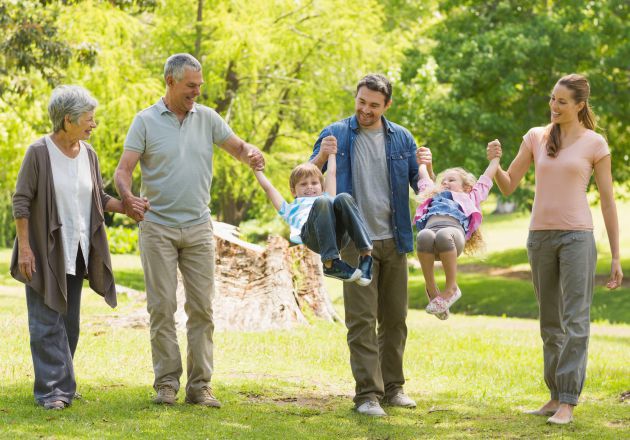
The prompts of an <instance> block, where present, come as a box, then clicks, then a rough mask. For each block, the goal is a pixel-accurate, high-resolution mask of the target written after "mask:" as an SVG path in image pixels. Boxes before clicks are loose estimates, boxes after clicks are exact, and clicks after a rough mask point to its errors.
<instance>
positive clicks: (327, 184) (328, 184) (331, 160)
mask: <svg viewBox="0 0 630 440" xmlns="http://www.w3.org/2000/svg"><path fill="white" fill-rule="evenodd" d="M326 168H327V171H326V177H325V178H324V191H326V192H327V193H328V195H329V196H331V197H334V196H336V195H337V155H336V154H329V155H328V165H327V167H326Z"/></svg>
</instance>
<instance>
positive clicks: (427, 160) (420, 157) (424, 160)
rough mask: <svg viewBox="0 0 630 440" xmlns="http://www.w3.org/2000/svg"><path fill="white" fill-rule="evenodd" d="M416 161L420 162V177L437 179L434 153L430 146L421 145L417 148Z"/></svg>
mask: <svg viewBox="0 0 630 440" xmlns="http://www.w3.org/2000/svg"><path fill="white" fill-rule="evenodd" d="M416 162H417V163H418V166H419V169H418V176H419V177H420V179H430V180H434V179H435V173H434V172H433V155H432V153H431V149H429V148H428V147H424V146H422V147H419V148H418V149H417V150H416Z"/></svg>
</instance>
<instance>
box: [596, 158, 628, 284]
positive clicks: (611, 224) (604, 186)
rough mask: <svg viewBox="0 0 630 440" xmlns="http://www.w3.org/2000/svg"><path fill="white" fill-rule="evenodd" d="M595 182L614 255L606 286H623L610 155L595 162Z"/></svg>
mask: <svg viewBox="0 0 630 440" xmlns="http://www.w3.org/2000/svg"><path fill="white" fill-rule="evenodd" d="M595 183H596V184H597V189H598V190H599V196H600V200H601V208H602V216H603V217H604V224H605V225H606V233H607V234H608V243H609V244H610V254H611V256H612V261H611V267H610V279H609V280H608V282H607V283H606V287H608V288H609V289H616V288H617V287H619V286H621V281H622V280H623V272H622V270H621V256H620V255H619V220H618V217H617V206H616V204H615V196H614V192H613V183H612V172H611V165H610V155H608V156H605V157H603V158H602V159H600V160H599V161H598V162H597V163H596V164H595Z"/></svg>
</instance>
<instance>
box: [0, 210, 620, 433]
mask: <svg viewBox="0 0 630 440" xmlns="http://www.w3.org/2000/svg"><path fill="white" fill-rule="evenodd" d="M598 215H599V214H598V213H596V215H594V218H595V222H596V230H595V234H596V237H597V240H598V248H599V250H600V253H601V255H600V260H599V261H598V266H597V272H598V274H600V275H605V274H606V273H607V271H608V270H609V265H610V256H609V254H608V251H607V242H606V239H605V235H602V234H603V233H602V230H601V222H600V223H599V226H598V220H597V219H598ZM620 218H621V219H623V218H630V204H625V205H622V206H621V207H620ZM527 222H528V218H527V216H524V215H522V214H514V215H511V216H501V217H494V216H488V217H486V221H485V223H484V227H485V229H484V230H485V233H486V242H487V244H488V252H487V254H485V255H483V256H482V257H474V258H463V259H461V260H460V264H461V267H462V269H463V270H462V272H461V273H460V276H459V283H460V285H461V287H462V290H463V291H464V296H463V297H462V299H461V300H460V301H459V302H458V303H456V304H455V306H454V307H453V312H454V314H453V316H452V318H451V319H449V320H448V321H446V322H440V321H438V320H437V319H435V318H434V317H432V316H429V315H427V314H426V313H424V312H423V311H422V310H418V309H421V308H422V307H424V306H425V305H426V299H425V298H424V297H423V295H424V294H423V293H422V292H423V291H424V287H423V286H424V281H423V280H422V276H421V274H420V271H419V270H417V269H412V270H411V271H410V285H409V292H410V307H411V309H410V311H409V317H408V321H407V322H408V328H409V338H408V342H407V349H406V351H405V373H406V376H407V383H406V385H405V390H406V391H407V392H408V393H409V394H410V395H411V396H412V397H413V398H415V399H416V401H417V402H418V408H417V409H415V410H404V409H388V413H389V414H390V416H389V417H387V418H384V419H369V418H365V417H360V416H358V415H357V414H355V413H354V412H353V411H352V410H351V408H352V402H351V396H352V394H353V391H354V390H353V387H354V383H353V379H352V376H351V373H350V368H349V362H348V358H349V354H348V349H347V345H346V331H345V328H344V326H343V325H341V324H330V323H325V322H320V321H314V322H313V324H312V325H311V326H308V327H301V328H297V329H295V330H294V331H274V332H263V333H237V332H218V333H217V334H216V335H215V373H214V378H213V387H214V389H215V394H216V395H217V396H218V397H219V399H220V400H221V401H222V402H223V404H224V407H223V408H222V409H220V410H209V409H203V408H198V407H194V406H191V405H185V404H183V403H180V404H178V405H176V406H174V407H160V406H156V405H153V404H151V402H150V399H151V397H152V395H153V390H152V388H151V384H152V380H153V374H152V368H151V354H150V345H149V332H148V330H147V329H137V328H118V327H113V326H112V325H111V324H110V322H109V321H110V319H111V318H112V316H115V315H125V314H128V313H130V312H131V311H133V310H134V309H135V308H137V307H144V306H142V305H141V304H137V303H135V302H133V301H127V300H126V299H125V297H124V296H122V297H121V298H120V301H119V306H118V308H117V309H116V310H115V311H112V310H111V309H109V308H108V307H107V306H106V305H105V303H104V302H103V301H102V299H101V298H100V297H99V296H98V295H96V294H94V293H93V292H91V291H90V289H89V288H87V287H86V290H85V294H84V300H83V304H82V335H81V340H80V343H79V349H78V352H77V356H76V360H75V369H76V372H77V378H78V383H79V392H80V393H82V395H83V397H84V398H83V400H80V401H75V403H74V404H73V406H72V407H71V408H69V409H67V410H65V411H62V412H54V413H52V412H45V411H44V410H42V409H41V408H39V407H37V406H36V405H35V404H34V403H33V398H32V375H33V373H32V363H31V357H30V352H29V343H28V324H27V320H26V310H25V301H24V294H23V287H22V285H21V284H20V283H18V282H16V281H14V280H13V279H12V278H11V277H10V275H9V274H8V265H9V260H10V255H11V253H10V250H8V249H5V250H0V332H1V333H2V342H3V343H2V344H0V395H2V399H1V400H0V426H1V427H2V429H0V438H11V439H13V438H33V437H38V438H55V439H66V438H158V439H159V438H191V439H192V438H194V439H197V438H230V439H231V438H254V439H267V438H268V439H277V438H286V439H293V438H330V439H338V438H350V439H364V438H365V439H416V438H453V439H460V438H484V439H485V438H514V439H515V438H527V439H529V438H558V439H559V438H567V439H620V438H630V411H629V406H628V403H622V402H621V401H620V399H619V395H620V394H621V393H622V392H624V391H628V390H629V389H630V382H628V377H630V364H628V362H627V353H628V352H629V350H630V326H629V325H628V323H630V317H629V313H630V307H629V306H628V305H627V303H626V301H625V300H624V298H627V297H628V290H629V289H628V288H626V287H624V288H622V289H619V290H617V291H615V292H609V291H607V290H606V289H603V288H601V287H598V288H597V289H596V293H595V300H594V303H593V308H592V316H593V319H594V320H595V321H597V322H598V323H597V324H595V325H594V326H593V331H592V338H591V343H590V346H589V364H588V371H587V382H586V386H585V390H584V392H583V394H582V398H581V405H580V406H579V407H578V408H577V410H576V421H575V423H574V424H572V425H570V426H568V427H556V426H547V425H546V424H545V423H544V418H536V417H531V416H525V415H523V414H521V411H522V410H524V409H530V408H535V407H537V406H538V405H539V404H540V403H542V402H544V401H545V400H546V399H547V391H546V388H545V385H544V383H543V380H542V353H541V351H542V350H541V342H540V338H539V331H538V323H537V321H536V320H535V319H520V318H509V317H504V316H516V317H519V316H520V317H535V316H536V315H537V310H536V302H535V299H534V295H533V291H532V287H531V283H530V281H529V280H528V279H527V274H528V272H527V271H528V270H529V267H528V264H527V254H526V252H525V250H524V243H525V237H526V236H527ZM621 244H622V245H621V248H622V257H625V258H624V260H623V267H624V271H625V273H626V275H628V274H630V260H629V259H628V257H630V252H628V251H629V250H630V231H629V230H624V229H623V228H622V231H621ZM113 266H114V269H115V275H116V279H117V282H118V283H119V284H123V285H128V286H130V287H133V288H135V289H138V290H143V288H144V281H143V276H142V270H141V268H140V265H139V257H137V256H125V255H114V256H113ZM497 271H499V273H501V272H500V271H504V273H503V275H497V274H496V273H495V272H497ZM506 271H507V272H508V273H507V274H506V273H505V272H506ZM490 272H492V274H490ZM515 272H516V273H517V274H516V275H518V276H515ZM508 275H509V276H508ZM440 276H442V275H441V271H438V280H439V282H440V283H443V278H440ZM626 285H627V282H626ZM326 286H327V287H328V288H329V291H330V292H331V296H332V298H333V301H334V304H335V305H336V307H337V309H338V311H339V313H340V315H341V316H343V308H342V307H343V306H342V298H341V296H340V283H338V282H336V281H333V280H329V279H326ZM472 315H495V317H492V316H472ZM610 323H618V324H614V325H611V324H610ZM180 342H181V346H182V352H184V353H185V335H183V334H180ZM180 394H181V393H180ZM180 400H182V398H181V396H180Z"/></svg>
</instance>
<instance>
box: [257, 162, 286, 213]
mask: <svg viewBox="0 0 630 440" xmlns="http://www.w3.org/2000/svg"><path fill="white" fill-rule="evenodd" d="M254 176H256V180H258V183H259V184H260V186H261V188H262V189H264V190H265V193H266V194H267V198H268V199H269V200H270V201H271V203H272V204H273V207H274V208H276V211H280V207H281V206H282V203H283V202H284V201H285V200H284V197H282V194H280V193H279V192H278V190H277V189H276V188H275V187H274V186H273V184H272V183H271V182H270V181H269V179H267V176H265V173H264V172H263V171H261V170H254Z"/></svg>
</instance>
